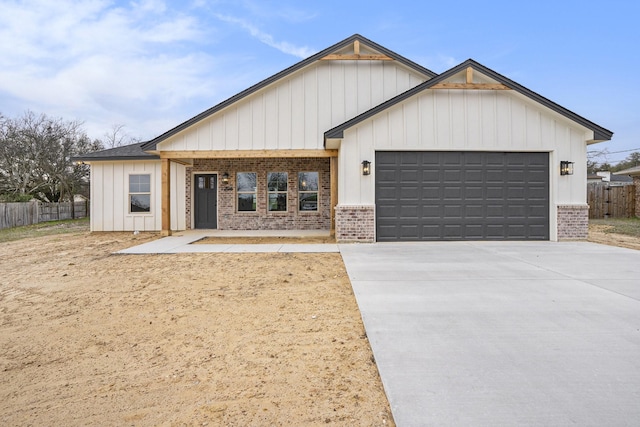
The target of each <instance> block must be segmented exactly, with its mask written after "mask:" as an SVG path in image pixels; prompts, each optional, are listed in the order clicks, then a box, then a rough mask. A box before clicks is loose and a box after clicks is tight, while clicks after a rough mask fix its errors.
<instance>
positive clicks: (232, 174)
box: [186, 158, 331, 230]
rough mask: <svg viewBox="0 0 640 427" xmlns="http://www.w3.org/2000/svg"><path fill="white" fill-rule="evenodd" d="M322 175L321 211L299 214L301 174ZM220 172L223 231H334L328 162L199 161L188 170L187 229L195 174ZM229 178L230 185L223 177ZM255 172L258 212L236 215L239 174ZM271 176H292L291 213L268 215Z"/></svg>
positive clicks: (267, 160)
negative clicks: (237, 175)
mask: <svg viewBox="0 0 640 427" xmlns="http://www.w3.org/2000/svg"><path fill="white" fill-rule="evenodd" d="M316 171H317V172H319V177H318V178H319V181H320V182H319V185H320V188H319V194H318V211H315V212H298V172H316ZM198 172H203V173H204V172H217V173H218V174H219V175H218V177H219V178H218V229H219V230H329V229H330V228H331V206H330V205H331V177H330V173H329V159H327V158H297V159H280V158H263V159H196V160H195V161H194V164H193V167H189V168H187V170H186V174H187V180H186V182H187V189H186V193H187V200H186V215H187V218H186V221H187V229H191V228H193V224H192V223H191V220H192V218H191V207H192V203H191V196H192V190H191V186H192V184H193V183H192V181H193V174H194V173H198ZM225 172H226V173H228V174H229V184H228V185H225V184H223V183H222V181H221V179H220V177H221V176H222V175H223V174H224V173H225ZM237 172H255V173H256V174H257V179H258V188H257V207H256V211H255V212H236V191H235V189H236V173H237ZM267 172H287V173H288V181H289V183H288V187H287V188H288V194H287V212H269V211H267Z"/></svg>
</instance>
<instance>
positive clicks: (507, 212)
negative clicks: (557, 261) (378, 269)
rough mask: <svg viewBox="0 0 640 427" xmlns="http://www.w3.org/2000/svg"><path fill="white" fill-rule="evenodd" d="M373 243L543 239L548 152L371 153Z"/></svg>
mask: <svg viewBox="0 0 640 427" xmlns="http://www.w3.org/2000/svg"><path fill="white" fill-rule="evenodd" d="M375 179H376V232H377V240H378V241H381V242H384V241H413V240H548V239H549V154H548V153H502V152H500V153H498V152H377V153H376V163H375Z"/></svg>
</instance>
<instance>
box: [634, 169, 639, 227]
mask: <svg viewBox="0 0 640 427" xmlns="http://www.w3.org/2000/svg"><path fill="white" fill-rule="evenodd" d="M633 185H635V187H636V216H637V217H638V218H640V176H634V177H633Z"/></svg>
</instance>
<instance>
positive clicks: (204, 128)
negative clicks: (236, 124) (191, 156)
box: [195, 119, 211, 150]
mask: <svg viewBox="0 0 640 427" xmlns="http://www.w3.org/2000/svg"><path fill="white" fill-rule="evenodd" d="M209 135H211V119H207V120H205V121H204V122H203V123H202V124H201V125H199V126H198V144H197V146H196V148H195V150H208V149H209V141H210V140H209Z"/></svg>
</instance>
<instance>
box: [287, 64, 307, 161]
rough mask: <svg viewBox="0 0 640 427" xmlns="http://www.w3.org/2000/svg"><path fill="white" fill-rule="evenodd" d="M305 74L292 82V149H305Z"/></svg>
mask: <svg viewBox="0 0 640 427" xmlns="http://www.w3.org/2000/svg"><path fill="white" fill-rule="evenodd" d="M305 95H306V94H305V84H304V74H302V75H300V76H297V77H295V78H294V79H292V80H291V148H297V149H298V148H304V147H305V144H304V137H305V132H304V127H305V124H306V123H307V120H306V111H305V105H306V104H305Z"/></svg>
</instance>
